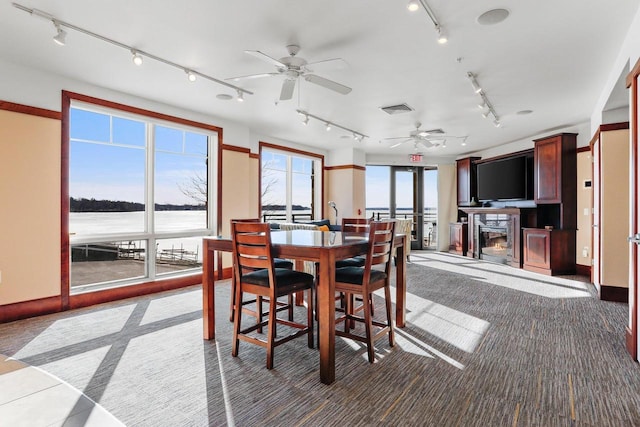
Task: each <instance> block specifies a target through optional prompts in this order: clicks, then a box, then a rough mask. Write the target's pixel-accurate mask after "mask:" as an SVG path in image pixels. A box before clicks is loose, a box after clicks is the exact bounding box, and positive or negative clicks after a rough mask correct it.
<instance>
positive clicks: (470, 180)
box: [456, 157, 480, 206]
mask: <svg viewBox="0 0 640 427" xmlns="http://www.w3.org/2000/svg"><path fill="white" fill-rule="evenodd" d="M479 159H480V157H466V158H464V159H459V160H456V174H457V182H458V206H469V203H471V200H472V199H473V198H476V196H477V191H478V190H477V185H476V165H475V163H474V162H475V161H476V160H479Z"/></svg>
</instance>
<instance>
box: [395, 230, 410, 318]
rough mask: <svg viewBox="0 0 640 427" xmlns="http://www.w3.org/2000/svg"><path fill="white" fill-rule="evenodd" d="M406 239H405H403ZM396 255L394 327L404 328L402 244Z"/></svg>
mask: <svg viewBox="0 0 640 427" xmlns="http://www.w3.org/2000/svg"><path fill="white" fill-rule="evenodd" d="M406 238H408V237H405V239H406ZM397 251H398V252H397V253H396V257H397V259H396V327H398V328H404V327H405V305H406V301H405V300H406V297H407V256H406V254H405V250H404V244H402V245H398V246H397Z"/></svg>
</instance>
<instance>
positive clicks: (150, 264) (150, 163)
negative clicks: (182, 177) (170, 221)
mask: <svg viewBox="0 0 640 427" xmlns="http://www.w3.org/2000/svg"><path fill="white" fill-rule="evenodd" d="M155 147H156V144H155V127H154V125H153V124H152V123H147V169H146V174H145V180H146V185H145V219H146V221H145V231H146V232H147V234H148V235H149V239H148V240H147V257H146V262H147V273H148V275H149V279H151V280H153V279H155V277H156V262H155V261H156V239H155V217H154V214H155V209H154V207H155V196H154V187H155V185H154V177H155V175H154V171H155Z"/></svg>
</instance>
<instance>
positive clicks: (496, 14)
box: [478, 9, 509, 25]
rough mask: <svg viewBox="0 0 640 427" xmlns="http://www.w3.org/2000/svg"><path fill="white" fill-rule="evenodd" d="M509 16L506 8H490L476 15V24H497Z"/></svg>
mask: <svg viewBox="0 0 640 427" xmlns="http://www.w3.org/2000/svg"><path fill="white" fill-rule="evenodd" d="M508 16H509V11H508V10H507V9H492V10H489V11H486V12H485V13H483V14H482V15H480V16H478V24H480V25H495V24H499V23H501V22H502V21H504V20H505V19H507V17H508Z"/></svg>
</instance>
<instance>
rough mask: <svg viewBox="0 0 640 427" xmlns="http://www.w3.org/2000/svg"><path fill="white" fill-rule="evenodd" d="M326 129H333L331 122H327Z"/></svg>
mask: <svg viewBox="0 0 640 427" xmlns="http://www.w3.org/2000/svg"><path fill="white" fill-rule="evenodd" d="M325 129H326V130H327V132H329V131H330V130H331V123H329V122H327V124H326V125H325Z"/></svg>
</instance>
